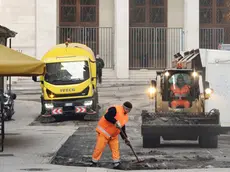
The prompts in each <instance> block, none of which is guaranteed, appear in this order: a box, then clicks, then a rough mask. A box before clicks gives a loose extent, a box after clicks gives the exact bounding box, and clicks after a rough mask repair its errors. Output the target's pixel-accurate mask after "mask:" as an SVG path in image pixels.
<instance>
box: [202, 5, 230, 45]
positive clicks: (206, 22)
mask: <svg viewBox="0 0 230 172" xmlns="http://www.w3.org/2000/svg"><path fill="white" fill-rule="evenodd" d="M200 28H201V30H200V47H201V48H211V49H217V48H218V45H219V43H222V42H224V43H227V44H229V43H230V36H229V33H230V0H200Z"/></svg>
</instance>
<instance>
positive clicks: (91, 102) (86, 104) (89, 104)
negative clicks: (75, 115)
mask: <svg viewBox="0 0 230 172" xmlns="http://www.w3.org/2000/svg"><path fill="white" fill-rule="evenodd" d="M92 104H93V100H88V101H85V102H84V106H91V105H92Z"/></svg>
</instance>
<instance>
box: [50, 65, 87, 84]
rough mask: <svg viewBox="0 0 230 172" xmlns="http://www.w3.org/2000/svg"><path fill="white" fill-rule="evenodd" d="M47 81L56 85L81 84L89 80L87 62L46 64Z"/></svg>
mask: <svg viewBox="0 0 230 172" xmlns="http://www.w3.org/2000/svg"><path fill="white" fill-rule="evenodd" d="M46 71H47V73H46V75H45V81H47V82H49V83H51V84H54V85H69V84H79V83H81V82H84V81H86V80H87V79H89V77H90V75H89V65H88V62H87V61H78V62H60V63H48V64H46Z"/></svg>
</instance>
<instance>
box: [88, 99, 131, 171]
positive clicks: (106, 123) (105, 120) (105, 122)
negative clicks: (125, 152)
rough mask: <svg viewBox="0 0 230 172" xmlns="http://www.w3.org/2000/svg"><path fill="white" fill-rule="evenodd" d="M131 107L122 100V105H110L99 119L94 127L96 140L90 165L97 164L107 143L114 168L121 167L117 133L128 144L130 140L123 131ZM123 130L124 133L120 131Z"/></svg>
mask: <svg viewBox="0 0 230 172" xmlns="http://www.w3.org/2000/svg"><path fill="white" fill-rule="evenodd" d="M131 109H132V104H131V103H130V102H128V101H127V102H124V103H123V105H115V106H112V107H110V108H109V109H108V110H107V111H106V114H105V115H104V116H102V118H101V119H100V120H99V122H98V125H97V127H96V133H97V142H96V146H95V148H94V152H93V155H92V164H91V166H94V167H95V166H98V161H99V160H100V158H101V155H102V153H103V151H104V149H105V147H106V145H107V144H108V145H109V147H110V150H111V152H112V159H113V164H114V169H122V168H123V167H122V165H121V162H120V152H119V139H118V136H119V134H120V135H121V137H122V139H123V140H125V143H126V144H127V145H130V141H129V139H128V137H127V134H126V131H125V124H126V123H127V122H128V113H129V112H130V111H131ZM120 130H123V132H124V135H123V134H122V133H121V132H120Z"/></svg>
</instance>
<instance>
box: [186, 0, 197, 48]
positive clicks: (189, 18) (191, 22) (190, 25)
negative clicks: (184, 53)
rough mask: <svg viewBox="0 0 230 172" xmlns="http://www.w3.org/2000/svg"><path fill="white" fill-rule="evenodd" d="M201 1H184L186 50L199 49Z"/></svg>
mask: <svg viewBox="0 0 230 172" xmlns="http://www.w3.org/2000/svg"><path fill="white" fill-rule="evenodd" d="M199 11H200V10H199V0H184V31H185V50H191V49H196V48H199V42H200V41H199V29H200V21H199Z"/></svg>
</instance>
